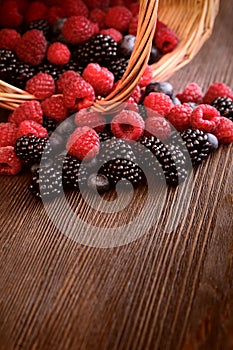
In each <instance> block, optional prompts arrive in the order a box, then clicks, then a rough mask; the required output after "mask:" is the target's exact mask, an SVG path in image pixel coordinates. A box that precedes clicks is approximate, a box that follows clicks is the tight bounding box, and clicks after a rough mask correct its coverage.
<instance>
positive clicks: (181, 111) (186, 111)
mask: <svg viewBox="0 0 233 350" xmlns="http://www.w3.org/2000/svg"><path fill="white" fill-rule="evenodd" d="M192 111H193V110H192V108H191V107H190V106H189V105H188V104H187V103H184V104H183V105H175V106H174V107H172V109H171V110H170V112H169V113H168V114H167V115H166V119H167V120H168V121H169V122H170V123H171V124H172V125H173V126H174V128H176V130H178V131H183V130H186V129H188V128H189V127H190V117H191V114H192Z"/></svg>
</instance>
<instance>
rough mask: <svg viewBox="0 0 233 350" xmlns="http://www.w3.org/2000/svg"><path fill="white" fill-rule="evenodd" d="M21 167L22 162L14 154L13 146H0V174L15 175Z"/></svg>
mask: <svg viewBox="0 0 233 350" xmlns="http://www.w3.org/2000/svg"><path fill="white" fill-rule="evenodd" d="M21 169H22V162H21V160H20V159H19V158H18V157H17V156H16V154H15V151H14V147H13V146H6V147H0V175H16V174H18V173H19V172H20V170H21Z"/></svg>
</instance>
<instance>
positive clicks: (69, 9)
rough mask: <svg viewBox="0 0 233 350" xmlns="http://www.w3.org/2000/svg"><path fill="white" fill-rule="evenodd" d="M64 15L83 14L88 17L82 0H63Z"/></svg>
mask: <svg viewBox="0 0 233 350" xmlns="http://www.w3.org/2000/svg"><path fill="white" fill-rule="evenodd" d="M65 11H66V17H71V16H84V17H88V14H89V11H88V8H87V6H86V5H85V4H84V2H83V1H82V0H66V1H65Z"/></svg>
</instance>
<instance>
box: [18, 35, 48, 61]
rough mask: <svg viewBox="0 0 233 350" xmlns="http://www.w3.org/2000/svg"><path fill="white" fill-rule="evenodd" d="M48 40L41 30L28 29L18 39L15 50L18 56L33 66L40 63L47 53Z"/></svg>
mask: <svg viewBox="0 0 233 350" xmlns="http://www.w3.org/2000/svg"><path fill="white" fill-rule="evenodd" d="M46 49H47V41H46V39H45V37H44V35H43V33H42V32H41V31H40V30H37V29H32V30H28V31H27V32H26V33H25V34H23V36H22V37H21V38H20V39H19V40H18V42H17V44H16V46H15V52H16V55H17V56H18V58H19V59H20V60H21V61H23V62H25V63H28V64H31V65H32V66H36V65H38V64H40V63H41V62H42V61H43V59H44V57H45V53H46Z"/></svg>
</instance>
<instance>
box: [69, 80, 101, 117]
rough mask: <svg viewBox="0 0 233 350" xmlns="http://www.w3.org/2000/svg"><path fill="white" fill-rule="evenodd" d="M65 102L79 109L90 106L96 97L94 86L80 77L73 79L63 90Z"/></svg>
mask: <svg viewBox="0 0 233 350" xmlns="http://www.w3.org/2000/svg"><path fill="white" fill-rule="evenodd" d="M63 97H64V103H65V105H66V106H67V107H68V108H75V107H76V106H77V108H78V110H79V109H82V108H88V107H90V106H91V105H92V104H93V102H94V99H95V92H94V89H93V87H92V86H91V85H90V84H89V83H87V82H86V81H85V80H84V79H80V78H79V77H76V78H73V79H71V80H70V81H69V82H68V83H67V84H66V85H65V88H64V90H63Z"/></svg>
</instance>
